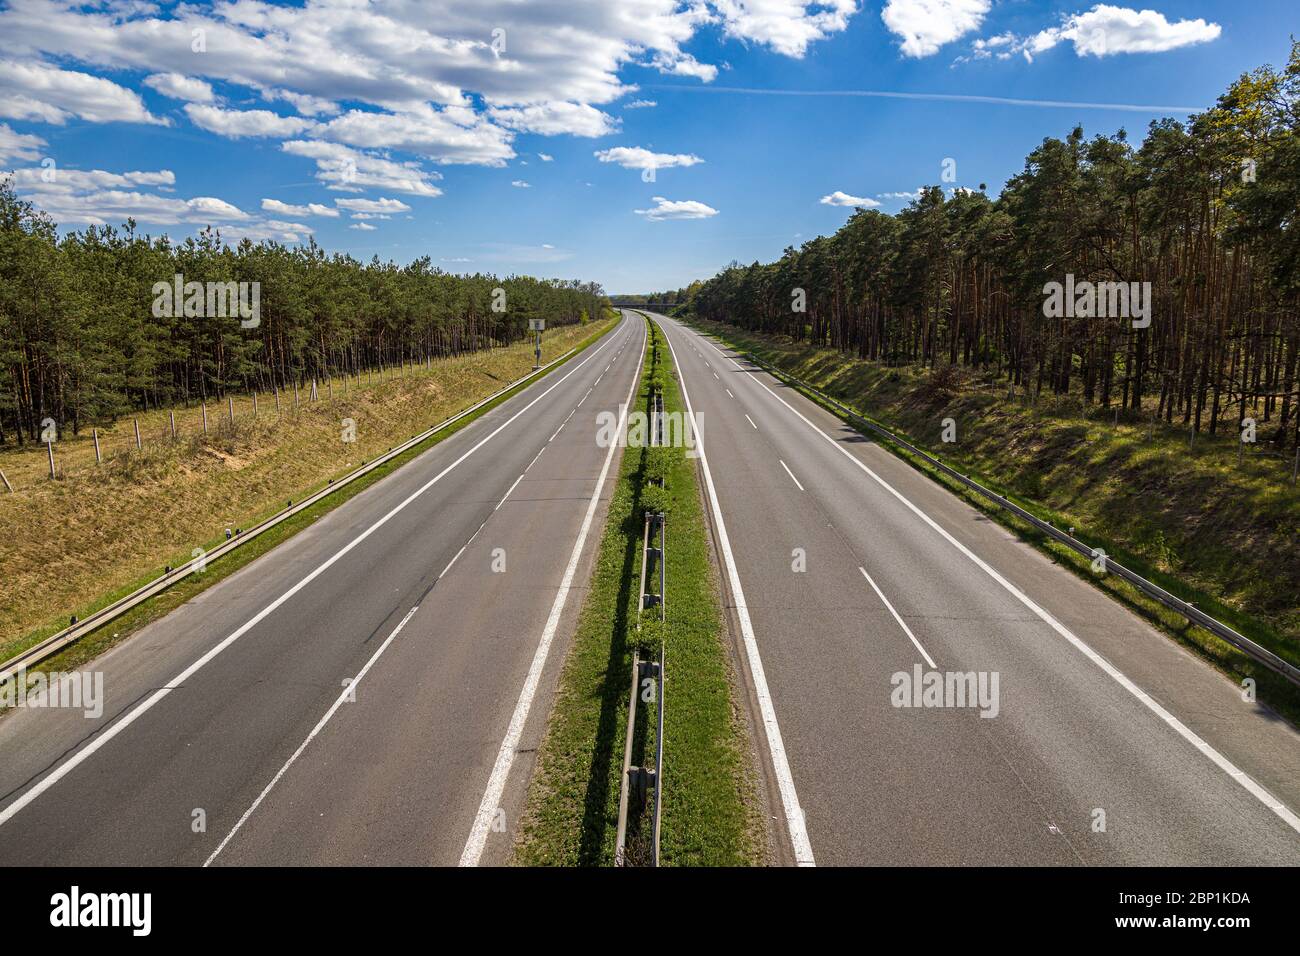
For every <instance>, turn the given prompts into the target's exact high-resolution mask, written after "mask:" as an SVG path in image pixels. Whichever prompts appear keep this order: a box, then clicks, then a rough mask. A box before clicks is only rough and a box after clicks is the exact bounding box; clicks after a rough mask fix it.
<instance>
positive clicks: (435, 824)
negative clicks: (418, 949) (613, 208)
mask: <svg viewBox="0 0 1300 956" xmlns="http://www.w3.org/2000/svg"><path fill="white" fill-rule="evenodd" d="M643 346H644V326H643V324H642V322H641V321H640V320H639V319H638V318H636V317H633V318H632V319H631V320H625V321H623V322H622V323H621V324H620V325H619V326H618V327H617V328H615V329H614V330H613V331H612V332H610V333H609V334H608V335H606V336H605V337H604V338H603V339H602V340H601V341H600V342H598V343H596V344H594V345H592V346H591V347H589V348H588V349H587V350H585V351H584V352H583V353H581V354H579V355H577V356H575V357H574V358H573V359H571V360H570V361H569V362H567V363H566V364H565V365H563V366H561V367H559V368H557V369H555V370H554V371H552V372H551V373H550V374H548V375H547V376H545V377H543V378H542V379H540V380H539V381H537V382H535V383H534V384H532V385H530V386H529V387H527V388H526V389H524V390H523V391H522V392H520V393H519V394H517V395H515V396H512V397H511V398H510V399H509V400H508V401H506V402H504V403H503V404H501V405H500V406H498V407H497V408H495V409H493V410H492V411H490V412H489V413H487V414H485V415H484V416H483V417H482V418H480V419H479V420H478V421H476V422H474V423H473V424H471V425H470V426H468V427H466V428H464V429H463V430H461V431H459V432H457V433H456V434H454V435H452V436H450V437H449V438H447V439H446V440H445V441H443V442H441V443H439V444H438V445H436V446H434V447H433V448H431V449H429V450H428V451H426V452H425V453H423V454H422V455H420V456H419V457H418V458H417V459H415V460H414V461H412V462H410V463H409V464H407V465H406V466H404V467H402V468H401V469H399V470H398V471H396V472H395V473H393V474H392V475H390V476H389V477H387V478H386V479H384V480H383V481H381V482H379V483H378V484H376V485H375V486H373V487H372V488H370V489H367V490H366V491H365V492H363V493H361V494H359V495H358V496H357V497H355V498H353V499H352V500H350V501H348V502H346V503H345V504H343V505H341V506H340V507H339V508H337V509H335V510H334V511H332V512H331V513H329V514H328V515H326V516H325V517H323V518H322V519H321V520H319V521H318V522H316V523H315V524H314V525H312V526H311V527H310V528H308V529H307V530H305V531H303V532H302V533H300V534H298V535H297V536H295V537H294V538H292V539H291V540H289V541H288V542H286V543H285V544H283V545H281V546H280V547H278V548H276V549H275V550H273V551H272V552H270V553H268V554H267V555H265V556H263V557H261V558H259V559H258V560H257V561H255V562H253V563H252V564H250V565H249V566H248V567H246V568H244V569H242V570H241V571H239V572H238V573H236V574H234V575H232V576H231V577H230V578H228V579H226V580H224V581H222V582H220V583H219V584H217V585H215V586H213V587H212V588H210V589H208V590H207V591H205V592H204V593H203V594H201V595H200V596H199V597H197V598H196V599H195V600H193V601H191V602H190V603H188V604H186V605H185V606H184V607H182V608H179V609H178V610H177V611H175V612H174V613H172V614H170V615H168V616H167V617H165V618H163V619H161V620H159V621H157V622H155V623H154V624H151V625H150V626H148V627H146V628H144V629H143V630H142V631H141V632H140V633H139V634H137V635H135V636H134V637H133V638H132V639H131V640H129V641H127V642H125V643H124V644H122V645H121V646H119V647H117V648H116V649H114V650H112V651H111V652H109V653H108V654H106V655H105V656H104V657H103V658H101V659H100V660H98V661H96V662H95V663H94V665H92V666H93V667H94V668H95V669H97V670H102V671H103V673H104V684H105V691H106V697H107V705H106V707H105V711H104V715H103V716H102V717H101V718H99V719H97V720H94V719H86V718H84V717H83V716H82V715H81V713H80V712H74V711H69V710H34V709H33V710H23V711H18V712H16V713H14V714H11V715H10V716H9V717H7V718H6V719H5V720H3V721H0V794H3V796H0V863H3V864H6V865H9V864H17V863H24V864H33V863H39V864H181V865H201V864H204V863H214V864H221V863H225V862H233V863H280V864H307V863H337V864H354V863H386V864H430V863H434V864H447V865H455V864H456V863H458V862H461V861H462V857H463V856H464V855H465V853H466V846H467V841H470V842H474V843H475V854H474V858H473V859H472V860H470V861H469V862H478V861H480V860H481V861H483V862H494V861H500V860H501V859H503V858H504V856H505V855H506V853H507V852H508V850H509V840H510V837H511V832H512V826H513V823H514V821H515V817H516V812H517V809H518V807H519V805H520V803H521V799H522V793H521V790H522V783H523V781H525V780H526V778H527V773H528V770H529V767H530V760H531V755H530V751H531V748H532V747H533V746H534V745H535V743H534V742H535V740H536V739H537V738H538V737H539V735H540V727H541V722H542V721H544V719H545V715H546V712H547V710H548V709H549V701H548V695H549V693H550V689H551V687H552V685H553V681H554V677H555V672H556V665H557V664H558V661H559V660H560V658H561V651H562V648H563V644H564V642H565V641H566V640H567V637H568V634H569V633H570V630H571V626H572V620H573V619H574V618H575V617H576V613H577V609H578V608H579V606H580V605H581V589H582V587H583V586H584V583H585V581H586V576H587V573H588V570H589V566H590V561H591V556H592V553H593V550H594V540H595V537H596V534H595V533H593V532H592V526H593V525H594V526H595V527H596V529H597V531H598V528H599V521H600V519H601V518H602V516H603V510H604V507H605V504H606V500H607V496H608V493H609V489H610V485H609V483H608V482H605V481H603V479H604V477H605V476H606V475H607V474H608V473H609V472H610V469H611V452H610V450H608V449H605V448H599V447H597V445H596V440H595V436H596V429H595V425H594V419H595V416H596V414H597V412H599V411H601V410H611V409H612V410H617V409H618V408H619V407H620V406H621V405H623V404H624V403H626V402H627V401H628V397H629V394H630V392H631V389H632V387H633V384H634V382H635V379H636V375H637V372H638V369H639V364H638V356H639V354H640V352H641V350H642V348H643ZM612 464H613V465H616V464H617V463H616V462H613V463H612ZM503 752H504V753H505V756H504V757H503ZM516 753H518V755H519V759H517V760H516V759H514V757H515V755H516ZM485 800H489V801H490V802H491V803H493V806H491V807H490V808H489V811H490V812H489V813H488V814H487V817H488V821H487V822H488V826H487V827H485V828H484V827H479V826H477V825H476V821H477V820H478V819H479V817H480V811H481V805H482V804H483V803H484V801H485ZM475 833H477V834H478V836H477V838H475V837H474V836H473V835H474V834H475Z"/></svg>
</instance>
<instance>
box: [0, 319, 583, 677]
mask: <svg viewBox="0 0 1300 956" xmlns="http://www.w3.org/2000/svg"><path fill="white" fill-rule="evenodd" d="M591 344H594V343H591ZM577 351H578V347H574V348H572V349H569V351H567V352H565V353H564V354H563V355H561V356H559V357H557V358H555V359H552V360H551V361H550V362H548V363H546V364H545V365H543V366H542V367H541V368H538V369H534V370H533V371H531V372H529V373H528V374H527V375H525V376H523V377H522V378H518V379H515V381H513V382H511V383H510V384H508V385H506V386H504V387H502V388H500V389H498V390H497V391H495V392H493V393H492V394H491V395H489V396H487V398H484V399H482V400H481V401H478V402H475V403H474V404H473V405H471V406H470V407H469V408H466V409H464V410H463V411H460V412H457V413H456V414H455V415H452V416H451V417H450V418H446V419H444V420H443V421H441V422H439V423H438V424H436V425H434V426H432V427H431V428H428V429H426V430H425V431H423V432H420V434H418V435H416V436H415V437H414V438H411V439H408V440H407V441H405V442H403V443H402V444H400V445H398V446H397V447H395V448H393V449H391V450H390V451H388V452H386V453H384V454H383V455H380V456H379V457H378V458H375V459H374V460H373V461H371V462H369V463H367V464H363V465H362V466H360V467H359V468H356V469H354V470H353V471H351V472H349V473H348V474H347V475H345V476H343V477H342V478H339V479H334V478H331V479H330V480H329V483H328V484H327V485H326V486H325V487H324V488H322V489H320V490H319V491H317V492H315V493H313V494H311V495H309V496H308V497H306V498H304V499H302V500H301V501H299V502H298V503H297V504H294V503H292V502H290V504H289V505H288V506H287V507H286V508H285V509H284V510H283V511H279V512H277V513H276V514H274V515H272V516H271V517H270V518H267V519H266V520H264V521H262V522H260V523H258V524H256V525H254V526H253V527H251V528H249V529H248V530H247V531H242V530H241V531H239V532H238V533H236V534H235V535H233V536H232V537H230V538H229V539H228V540H226V541H224V542H222V543H221V544H219V545H218V546H217V547H215V548H213V549H212V550H211V551H208V552H206V553H205V554H203V555H201V556H200V557H197V558H195V559H193V560H192V561H187V562H186V563H185V564H183V565H181V566H180V567H178V568H173V569H171V570H169V571H167V572H165V573H163V574H161V575H159V576H158V577H156V578H154V579H153V580H152V581H150V582H149V583H148V584H145V585H143V586H142V587H140V588H137V589H136V590H135V591H132V592H131V593H130V594H127V595H125V596H124V597H121V598H118V600H116V601H114V602H113V603H112V604H109V605H107V606H106V607H103V608H100V609H99V610H98V611H96V612H94V613H93V614H90V615H88V616H87V617H86V618H85V619H84V620H81V621H77V620H75V618H74V622H73V623H72V624H71V625H70V626H68V627H66V628H64V629H63V630H61V631H59V632H58V633H57V634H52V635H51V636H49V637H47V638H45V639H44V640H43V641H41V642H40V643H38V644H34V645H32V646H31V647H29V648H27V649H26V650H25V651H22V652H20V653H19V654H17V655H15V656H14V657H11V658H10V659H9V660H7V661H5V662H4V663H3V664H0V685H3V684H4V683H5V682H6V681H8V680H10V679H11V678H12V677H13V676H14V675H15V674H17V673H18V672H19V671H22V670H25V669H26V668H28V667H32V666H34V665H35V664H38V663H40V662H41V661H43V660H45V658H47V657H50V656H51V655H53V654H55V653H57V652H58V651H61V650H62V649H63V648H65V647H67V646H68V645H69V644H73V643H75V642H77V641H79V640H80V639H81V638H83V637H85V636H86V635H87V634H90V633H91V632H93V631H96V630H98V629H99V628H101V627H103V626H104V625H105V624H108V623H109V622H111V621H113V620H116V619H117V618H119V617H121V616H122V615H123V614H125V613H126V612H127V611H130V610H131V609H132V608H134V607H136V606H138V605H140V604H143V603H144V602H145V601H147V600H149V599H150V598H152V597H156V596H157V595H158V594H161V593H162V592H163V591H165V590H167V589H168V588H169V587H171V586H172V585H173V584H175V583H176V582H177V581H180V580H182V579H184V578H186V577H188V576H189V575H191V574H194V573H196V572H201V571H202V570H203V569H204V568H206V566H207V564H208V563H209V562H212V561H215V560H217V559H218V558H221V557H223V556H225V555H227V554H229V553H230V552H232V551H234V550H236V549H237V548H240V547H242V546H244V545H245V544H247V543H248V542H250V541H252V540H253V539H254V538H256V537H257V536H258V535H260V534H264V533H265V532H267V531H270V530H271V529H272V528H274V527H275V526H276V525H278V524H280V523H281V522H283V521H286V520H288V519H289V518H292V517H293V516H294V515H296V514H298V513H299V512H302V511H305V510H307V509H308V508H310V507H312V506H313V505H315V504H317V503H318V502H320V501H322V500H323V499H325V498H327V497H329V496H330V495H332V494H334V493H335V492H336V491H338V490H339V489H341V488H345V487H346V486H348V485H349V484H351V483H352V482H354V481H356V480H357V479H358V478H361V477H363V476H365V475H367V474H369V473H370V472H372V471H374V470H375V469H376V468H380V467H382V466H383V465H385V464H387V463H388V462H390V461H392V460H393V459H394V458H397V457H398V456H399V455H402V454H404V453H405V452H407V451H409V450H410V449H411V448H414V447H415V446H417V445H419V444H420V443H421V442H423V441H425V440H426V439H428V438H430V437H431V436H433V435H435V434H436V433H438V432H440V431H442V430H443V429H444V428H447V427H449V426H451V425H454V424H455V423H456V422H458V421H460V420H461V419H463V418H465V417H466V416H467V415H472V414H474V412H476V411H478V410H479V409H481V408H483V407H484V406H485V405H490V404H491V403H492V402H494V401H496V400H497V399H499V398H501V396H503V395H505V394H506V393H507V392H510V391H513V390H514V389H516V388H518V387H519V386H520V385H522V384H524V383H525V382H527V381H528V380H529V379H531V378H536V377H539V376H541V375H542V374H544V373H545V372H547V371H549V370H550V369H551V368H554V367H555V366H556V365H559V364H560V363H562V362H564V361H565V360H566V359H568V358H569V356H571V355H573V354H574V353H576V352H577Z"/></svg>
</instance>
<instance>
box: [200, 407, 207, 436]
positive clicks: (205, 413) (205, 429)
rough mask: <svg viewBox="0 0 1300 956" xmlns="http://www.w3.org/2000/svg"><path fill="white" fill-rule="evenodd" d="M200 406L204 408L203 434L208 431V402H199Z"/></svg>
mask: <svg viewBox="0 0 1300 956" xmlns="http://www.w3.org/2000/svg"><path fill="white" fill-rule="evenodd" d="M199 408H201V409H203V434H205V435H206V434H207V433H208V403H207V402H199Z"/></svg>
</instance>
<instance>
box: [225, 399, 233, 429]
mask: <svg viewBox="0 0 1300 956" xmlns="http://www.w3.org/2000/svg"><path fill="white" fill-rule="evenodd" d="M226 407H227V408H228V409H229V411H230V424H232V425H233V424H235V396H233V395H227V396H226Z"/></svg>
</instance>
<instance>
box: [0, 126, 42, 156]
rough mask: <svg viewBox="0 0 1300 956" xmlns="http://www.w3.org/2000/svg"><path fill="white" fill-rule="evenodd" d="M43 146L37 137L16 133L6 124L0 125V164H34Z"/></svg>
mask: <svg viewBox="0 0 1300 956" xmlns="http://www.w3.org/2000/svg"><path fill="white" fill-rule="evenodd" d="M45 145H47V144H46V142H45V140H43V139H41V138H40V137H39V136H34V135H32V134H29V133H16V132H14V131H13V130H12V129H10V127H9V125H8V124H7V123H0V164H8V163H11V162H13V161H14V160H21V161H22V162H28V163H30V162H35V161H36V160H37V159H38V158H39V157H40V155H41V147H42V146H45Z"/></svg>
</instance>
